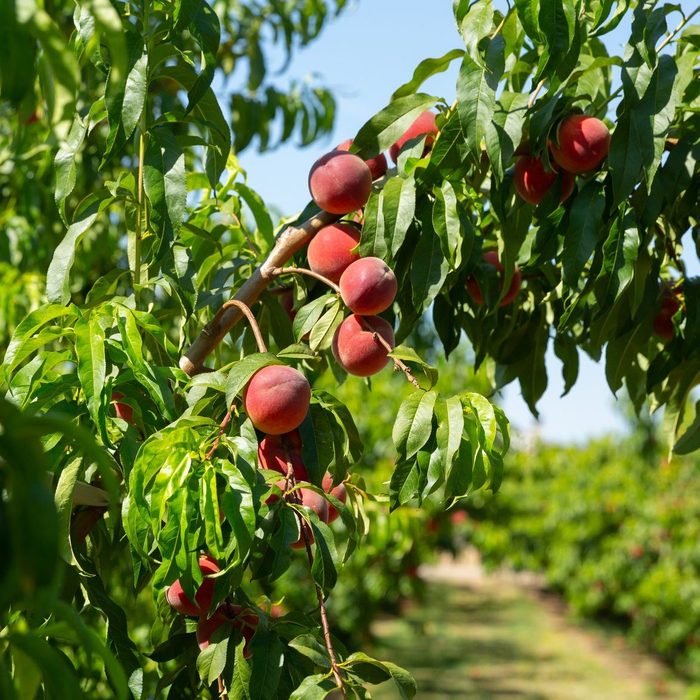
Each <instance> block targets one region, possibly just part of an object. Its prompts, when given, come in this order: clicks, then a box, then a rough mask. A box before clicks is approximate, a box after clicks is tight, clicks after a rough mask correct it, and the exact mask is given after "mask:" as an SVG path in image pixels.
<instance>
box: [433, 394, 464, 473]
mask: <svg viewBox="0 0 700 700" xmlns="http://www.w3.org/2000/svg"><path fill="white" fill-rule="evenodd" d="M435 416H436V418H437V424H438V429H437V433H436V435H435V437H436V440H437V447H438V450H439V451H440V455H441V458H442V463H443V465H444V466H443V469H444V470H445V472H446V473H449V471H450V469H451V468H452V464H453V462H454V459H455V457H456V455H457V453H458V451H459V446H460V444H461V442H462V433H463V432H464V409H463V408H462V402H461V401H460V399H459V397H458V396H449V397H448V398H446V399H442V398H441V399H439V400H438V401H437V403H436V404H435Z"/></svg>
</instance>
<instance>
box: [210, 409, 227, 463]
mask: <svg viewBox="0 0 700 700" xmlns="http://www.w3.org/2000/svg"><path fill="white" fill-rule="evenodd" d="M232 413H233V404H231V406H230V407H229V409H228V411H226V415H225V416H224V419H223V420H222V421H221V424H220V425H219V433H218V435H217V436H216V439H215V440H214V444H213V445H212V446H211V449H210V450H209V452H207V454H206V455H205V459H207V460H209V459H211V458H212V455H213V454H214V452H216V448H217V447H218V446H219V442H221V436H222V435H223V434H224V431H225V430H226V426H227V425H228V424H229V421H230V420H231V415H232Z"/></svg>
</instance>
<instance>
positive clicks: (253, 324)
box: [214, 299, 267, 352]
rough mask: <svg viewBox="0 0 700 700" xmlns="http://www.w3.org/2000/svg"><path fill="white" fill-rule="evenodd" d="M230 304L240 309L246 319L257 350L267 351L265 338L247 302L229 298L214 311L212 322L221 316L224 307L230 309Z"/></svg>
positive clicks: (224, 310) (224, 309)
mask: <svg viewBox="0 0 700 700" xmlns="http://www.w3.org/2000/svg"><path fill="white" fill-rule="evenodd" d="M232 306H235V307H236V308H238V309H240V310H241V313H242V314H243V315H244V316H245V317H246V319H247V320H248V324H249V325H250V329H251V330H252V331H253V335H254V336H255V342H256V343H257V345H258V350H259V351H260V352H267V345H265V340H264V339H263V337H262V333H261V332H260V326H258V322H257V321H256V320H255V316H253V312H252V311H251V310H250V307H249V306H248V304H245V303H244V302H242V301H239V300H238V299H230V300H229V301H227V302H226V303H225V304H224V305H223V306H222V307H221V308H220V309H219V310H218V311H217V312H216V316H214V322H218V321H219V320H220V318H221V316H223V315H224V313H225V312H226V309H230V308H231V307H232Z"/></svg>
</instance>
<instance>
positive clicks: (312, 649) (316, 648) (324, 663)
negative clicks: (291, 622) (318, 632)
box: [289, 634, 331, 669]
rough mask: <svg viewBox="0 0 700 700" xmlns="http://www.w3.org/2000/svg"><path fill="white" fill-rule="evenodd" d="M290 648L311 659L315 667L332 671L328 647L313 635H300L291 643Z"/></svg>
mask: <svg viewBox="0 0 700 700" xmlns="http://www.w3.org/2000/svg"><path fill="white" fill-rule="evenodd" d="M289 646H290V647H292V649H296V651H298V652H299V653H300V654H303V655H304V656H306V657H307V658H308V659H311V661H313V663H314V665H315V666H320V667H321V668H328V669H330V667H331V662H330V659H329V658H328V652H327V651H326V647H325V646H324V645H323V644H321V642H319V641H318V640H317V639H316V638H315V637H313V636H312V635H310V634H300V635H299V636H298V637H294V639H292V640H291V641H290V642H289Z"/></svg>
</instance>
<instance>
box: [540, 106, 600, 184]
mask: <svg viewBox="0 0 700 700" xmlns="http://www.w3.org/2000/svg"><path fill="white" fill-rule="evenodd" d="M549 147H550V149H551V152H552V156H553V158H554V160H555V161H556V162H557V165H559V167H561V168H562V169H564V170H566V171H567V172H570V173H573V174H574V175H580V174H582V173H589V172H591V171H592V170H595V169H596V168H597V167H598V166H599V165H600V164H601V163H602V162H603V161H604V160H605V158H606V157H607V155H608V150H609V149H610V132H609V131H608V127H607V126H605V124H604V123H603V122H602V121H601V120H600V119H596V117H589V116H587V115H585V114H572V115H570V116H568V117H566V118H565V119H563V120H562V122H561V123H560V124H559V128H558V129H557V138H556V142H555V141H550V142H549Z"/></svg>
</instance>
